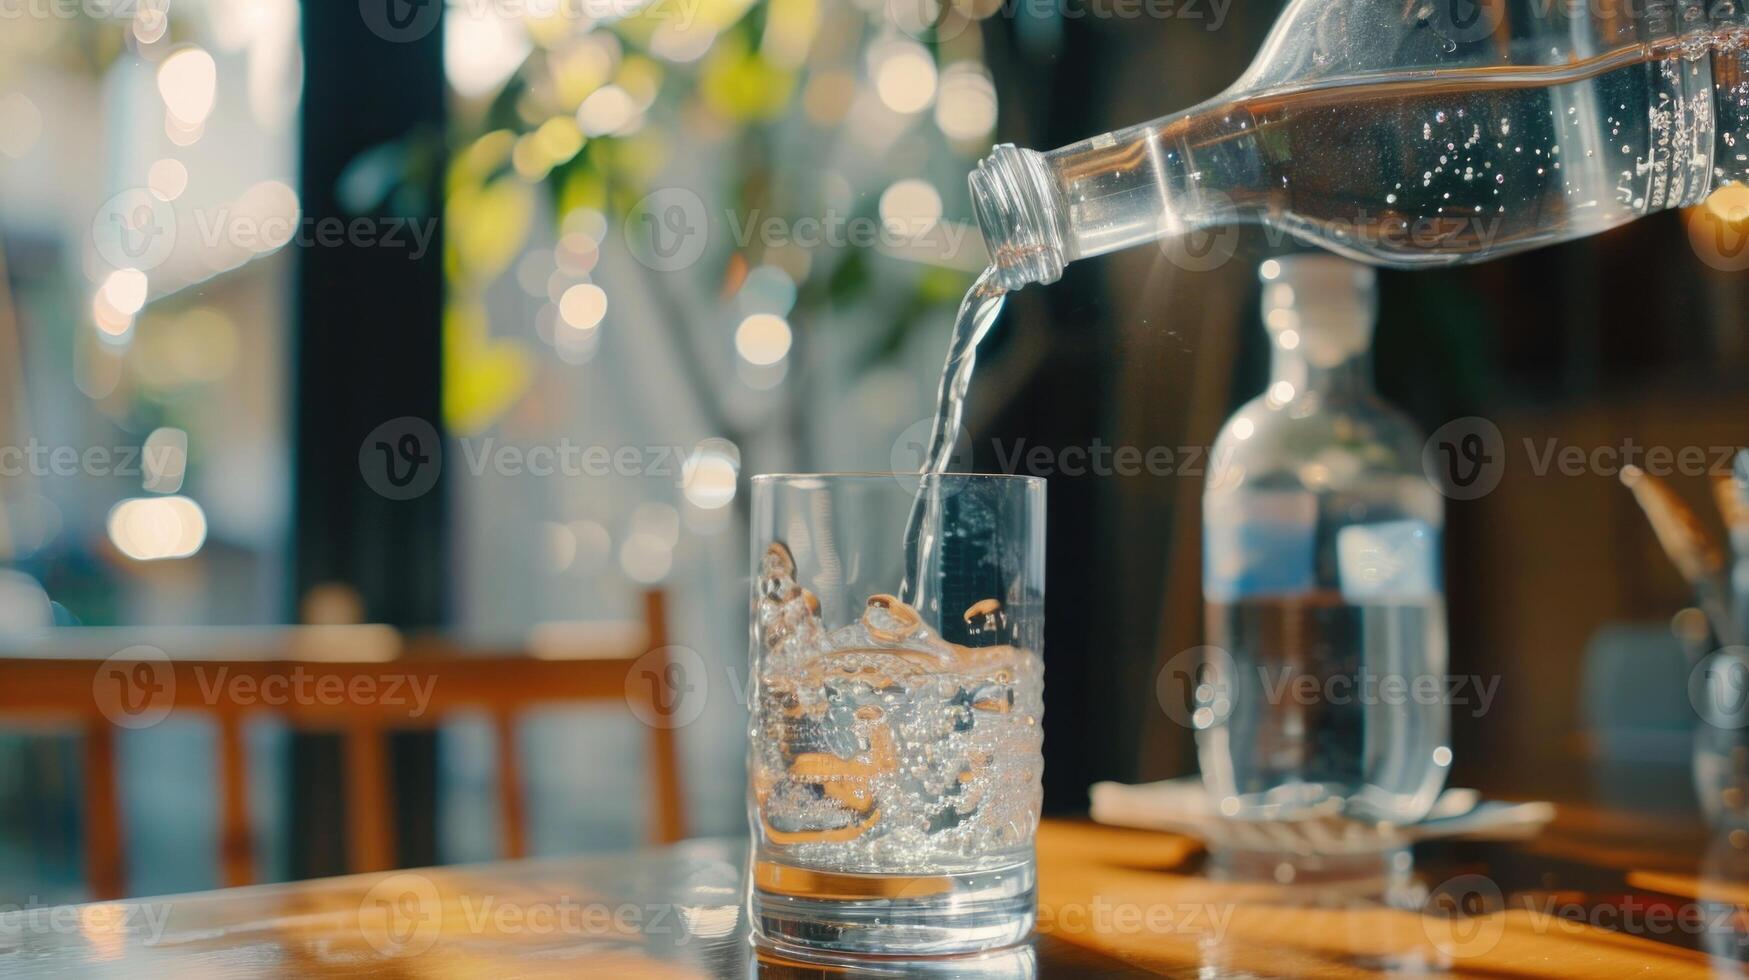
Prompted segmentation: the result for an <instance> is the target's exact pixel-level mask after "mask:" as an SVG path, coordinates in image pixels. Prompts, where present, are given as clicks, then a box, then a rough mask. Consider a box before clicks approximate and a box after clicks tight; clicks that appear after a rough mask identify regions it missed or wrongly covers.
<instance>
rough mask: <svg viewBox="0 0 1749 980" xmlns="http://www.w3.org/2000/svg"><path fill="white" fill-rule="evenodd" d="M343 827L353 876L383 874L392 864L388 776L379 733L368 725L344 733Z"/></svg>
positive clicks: (355, 727) (385, 755)
mask: <svg viewBox="0 0 1749 980" xmlns="http://www.w3.org/2000/svg"><path fill="white" fill-rule="evenodd" d="M342 752H343V753H344V754H345V766H346V824H347V836H348V837H349V838H350V839H351V845H352V846H351V849H350V852H349V858H350V860H349V863H350V864H351V868H352V871H353V872H354V873H355V874H356V873H359V872H364V871H383V870H386V869H388V868H389V867H391V866H392V863H393V860H394V853H395V848H394V829H393V827H392V826H391V825H390V819H391V818H390V813H389V782H388V780H389V773H388V763H387V747H386V746H385V745H384V744H383V733H382V732H381V731H379V730H378V729H377V728H376V727H374V726H371V725H354V726H352V727H350V728H348V729H347V730H346V742H345V747H344V748H343V749H342Z"/></svg>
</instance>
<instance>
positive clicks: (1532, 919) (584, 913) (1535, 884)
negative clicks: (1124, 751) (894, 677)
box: [0, 806, 1749, 980]
mask: <svg viewBox="0 0 1749 980" xmlns="http://www.w3.org/2000/svg"><path fill="white" fill-rule="evenodd" d="M1428 850H1429V853H1428V854H1427V855H1426V856H1424V857H1422V858H1420V859H1418V860H1419V863H1418V866H1417V871H1416V879H1417V881H1418V882H1419V883H1420V884H1419V885H1414V884H1411V885H1410V886H1408V887H1407V889H1406V891H1404V892H1403V893H1401V894H1398V895H1397V896H1395V898H1394V901H1395V902H1396V907H1394V906H1393V905H1392V904H1390V902H1387V901H1386V900H1385V899H1384V898H1383V897H1381V896H1375V895H1366V894H1351V895H1340V896H1339V895H1331V894H1329V893H1319V894H1314V893H1306V892H1301V891H1295V890H1293V889H1289V888H1284V887H1281V886H1274V885H1255V884H1245V885H1240V884H1232V883H1223V882H1215V881H1211V880H1209V879H1208V878H1207V877H1206V876H1204V875H1203V874H1202V873H1201V870H1200V869H1201V863H1202V852H1201V849H1200V847H1199V846H1198V845H1196V844H1195V843H1194V842H1192V841H1190V840H1187V839H1185V838H1182V837H1177V836H1173V835H1169V834H1156V833H1148V832H1142V831H1130V830H1119V829H1111V828H1105V827H1098V826H1095V825H1092V824H1087V823H1078V822H1054V821H1047V822H1046V824H1045V826H1044V828H1043V829H1042V831H1041V832H1040V835H1039V861H1040V895H1039V906H1040V930H1039V934H1038V935H1037V936H1036V937H1035V939H1034V941H1033V943H1032V945H1031V946H1030V947H1029V949H1027V950H1025V951H1023V952H1021V953H1020V954H1017V955H1010V956H1007V957H1003V958H998V959H995V960H991V961H987V962H985V963H982V964H978V963H966V964H956V965H955V966H954V968H953V969H952V970H951V971H949V972H948V973H947V974H945V975H951V976H985V975H988V976H1012V975H1023V976H1024V975H1032V974H1035V973H1036V975H1039V976H1043V977H1058V976H1062V977H1071V976H1072V977H1122V976H1161V975H1164V976H1184V977H1190V976H1196V977H1224V976H1358V975H1371V974H1378V973H1393V972H1402V973H1410V974H1469V975H1480V976H1492V977H1524V976H1573V977H1605V976H1646V977H1677V976H1702V975H1738V973H1737V964H1736V963H1735V962H1733V961H1732V960H1728V959H1718V960H1709V956H1708V954H1707V952H1706V950H1709V949H1711V950H1714V951H1718V952H1722V953H1725V954H1727V955H1731V956H1740V955H1741V951H1742V950H1743V949H1744V948H1745V944H1746V943H1749V915H1745V914H1744V909H1743V908H1742V907H1741V906H1740V905H1738V904H1737V903H1741V902H1749V857H1746V855H1749V836H1742V835H1740V839H1738V840H1735V841H1733V840H1731V839H1729V838H1721V839H1719V840H1718V841H1713V842H1709V840H1708V839H1707V837H1706V836H1705V834H1704V833H1703V832H1701V831H1700V830H1699V828H1698V827H1697V826H1696V825H1695V824H1694V823H1693V822H1692V821H1685V820H1682V819H1679V818H1674V819H1663V818H1658V817H1645V816H1628V815H1623V814H1619V813H1618V814H1611V813H1606V812H1602V811H1598V810H1594V809H1588V808H1586V807H1583V806H1576V807H1564V808H1563V809H1562V811H1561V817H1560V818H1559V819H1558V820H1557V823H1556V825H1555V826H1554V827H1552V828H1551V829H1550V830H1549V831H1548V832H1546V833H1545V834H1544V835H1543V836H1542V837H1541V838H1539V839H1537V840H1535V841H1531V842H1525V843H1516V844H1495V843H1466V844H1455V845H1441V846H1438V847H1433V848H1430V849H1428ZM745 853H746V851H745V845H743V844H742V843H740V842H738V841H690V842H685V843H681V844H678V845H674V846H671V847H668V848H664V849H660V850H652V851H646V852H641V853H638V854H628V855H616V856H610V857H584V858H568V859H562V860H544V861H520V862H507V863H501V864H490V865H478V866H471V867H452V868H441V869H427V870H420V871H400V872H386V873H378V874H368V875H355V876H352V877H346V878H334V879H329V880H324V881H313V882H302V883H297V884H288V885H266V886H257V887H251V888H238V889H229V890H223V891H215V892H207V893H203V894H197V895H187V896H179V897H174V898H166V899H147V900H139V901H130V902H124V903H106V904H95V905H81V906H57V907H48V908H39V909H25V910H15V911H10V912H5V913H0V975H5V976H10V977H87V976H94V977H107V976H117V977H120V976H126V977H159V976H162V977H174V978H177V980H204V978H218V977H254V976H263V975H268V976H298V977H354V976H356V977H363V976H379V975H380V976H394V977H446V978H448V977H490V978H493V980H510V978H517V977H546V976H590V977H746V976H751V975H758V976H780V977H787V976H817V975H822V973H823V972H824V971H822V970H821V969H820V968H818V967H805V966H802V965H799V964H789V963H782V962H778V961H772V960H761V959H759V958H756V957H755V956H754V955H753V954H752V951H751V950H750V948H749V946H748V943H747V939H746V926H745V922H744V916H743V915H742V911H741V908H742V900H743V889H744V887H745V879H744V875H743V870H742V869H743V862H744V859H745ZM1442 886H1443V887H1442ZM1490 886H1491V887H1493V888H1496V889H1498V891H1497V892H1494V893H1491V894H1490V893H1488V889H1489V887H1490ZM1424 890H1430V891H1431V893H1432V895H1433V897H1432V899H1428V898H1426V897H1424ZM1476 894H1482V895H1484V897H1485V900H1484V901H1483V902H1481V903H1480V906H1479V908H1478V913H1477V914H1473V915H1450V914H1446V913H1447V912H1449V911H1450V906H1451V904H1452V903H1451V902H1449V901H1446V899H1448V898H1451V897H1454V896H1459V897H1461V896H1463V895H1471V896H1473V895H1476ZM1502 906H1503V908H1502ZM1685 917H1686V918H1685ZM1684 922H1689V923H1690V924H1689V925H1684ZM1715 968H1717V969H1718V972H1717V973H1714V972H1712V971H1713V970H1714V969H1715ZM840 972H842V971H840ZM911 972H912V971H910V970H908V969H904V968H892V969H889V970H887V971H886V974H885V975H910V974H911Z"/></svg>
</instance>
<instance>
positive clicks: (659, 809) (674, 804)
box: [621, 590, 686, 843]
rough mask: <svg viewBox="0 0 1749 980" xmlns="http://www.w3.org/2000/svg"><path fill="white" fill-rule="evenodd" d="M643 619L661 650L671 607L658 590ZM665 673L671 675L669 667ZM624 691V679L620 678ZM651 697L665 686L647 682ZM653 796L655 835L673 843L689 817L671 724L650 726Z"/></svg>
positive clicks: (657, 709)
mask: <svg viewBox="0 0 1749 980" xmlns="http://www.w3.org/2000/svg"><path fill="white" fill-rule="evenodd" d="M644 622H645V624H646V626H647V628H648V631H649V644H650V649H651V650H659V649H662V648H664V647H666V646H667V645H668V611H667V604H666V602H665V599H664V596H663V594H662V593H661V592H659V591H654V590H652V591H650V592H646V593H645V594H644ZM662 676H663V677H664V678H666V677H667V676H668V674H667V671H666V670H664V671H663V672H662ZM621 690H622V691H624V690H625V687H624V682H623V680H622V682H621ZM645 690H648V691H649V692H650V697H651V698H652V700H654V699H658V698H660V697H662V689H661V686H660V685H658V684H650V685H646V686H645ZM651 707H652V709H653V710H652V712H651V714H650V717H652V718H661V717H663V714H664V713H663V711H662V710H661V707H662V706H661V705H659V704H652V705H651ZM650 755H651V765H650V781H651V785H650V796H651V803H652V804H653V807H654V811H655V816H656V820H655V833H654V835H653V836H654V839H655V840H656V841H657V842H658V843H671V842H673V841H677V840H680V839H681V838H683V837H685V836H686V821H685V817H684V807H685V803H683V802H682V800H681V796H680V758H679V755H680V753H679V750H678V747H677V746H676V745H675V737H674V729H673V727H672V726H670V725H666V724H660V725H653V726H651V727H650Z"/></svg>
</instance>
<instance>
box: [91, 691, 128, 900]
mask: <svg viewBox="0 0 1749 980" xmlns="http://www.w3.org/2000/svg"><path fill="white" fill-rule="evenodd" d="M84 749H85V876H86V880H87V881H89V882H90V886H91V895H92V897H93V898H96V899H99V900H102V899H111V898H120V897H121V896H122V895H124V894H125V893H126V891H127V870H126V865H125V864H124V861H125V858H124V856H123V852H122V815H121V786H120V783H119V781H118V775H119V774H118V772H117V770H116V765H115V729H114V728H113V727H111V726H110V724H109V722H108V721H107V720H106V719H103V718H91V719H89V720H88V721H87V722H86V724H85V739H84Z"/></svg>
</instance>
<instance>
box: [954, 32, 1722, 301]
mask: <svg viewBox="0 0 1749 980" xmlns="http://www.w3.org/2000/svg"><path fill="white" fill-rule="evenodd" d="M1746 176H1749V14H1746V13H1745V11H1744V7H1743V5H1742V3H1741V2H1740V0H1716V2H1712V3H1702V2H1699V0H1643V2H1641V3H1637V4H1619V5H1617V4H1605V5H1599V4H1595V3H1591V4H1585V3H1557V2H1550V3H1531V4H1507V3H1505V2H1504V0H1409V2H1405V0H1296V2H1294V3H1293V4H1292V5H1291V6H1289V7H1288V9H1287V10H1286V11H1285V12H1284V13H1283V14H1282V16H1281V19H1280V21H1279V22H1278V23H1277V24H1276V26H1275V29H1274V30H1273V31H1272V32H1271V33H1270V35H1269V37H1268V39H1267V40H1266V41H1265V43H1264V46H1263V49H1262V50H1261V52H1259V54H1258V55H1257V58H1256V61H1255V62H1254V63H1253V64H1252V66H1251V68H1250V70H1249V71H1247V72H1246V73H1245V75H1244V76H1243V77H1242V78H1240V79H1239V80H1238V82H1236V83H1235V84H1234V85H1233V86H1232V87H1231V88H1230V89H1228V90H1227V91H1226V92H1224V93H1223V94H1221V95H1220V96H1217V97H1216V98H1214V99H1212V100H1210V101H1208V102H1206V103H1204V104H1202V105H1200V106H1197V107H1195V108H1192V109H1189V110H1187V111H1184V112H1180V113H1177V114H1175V115H1171V116H1166V117H1163V118H1161V119H1157V120H1154V121H1153V122H1148V123H1143V124H1141V125H1138V126H1132V127H1130V128H1127V129H1122V130H1118V131H1116V132H1112V133H1107V134H1104V135H1102V136H1095V137H1093V138H1092V139H1088V140H1084V141H1082V142H1080V143H1076V144H1073V145H1071V146H1066V147H1063V148H1061V149H1058V150H1054V151H1051V152H1049V153H1039V152H1036V151H1033V150H1026V149H1019V148H1017V147H1014V146H1012V145H1002V146H998V147H996V149H995V150H994V151H993V152H992V153H991V155H990V156H989V157H988V158H987V159H986V160H984V161H983V163H982V164H980V165H979V167H978V169H977V170H976V171H975V172H974V173H973V174H972V177H971V187H972V196H973V203H974V207H975V210H976V213H977V217H978V223H979V225H980V227H981V228H982V230H983V233H984V237H985V239H986V242H987V244H988V245H989V248H990V253H991V257H992V261H993V262H994V263H995V264H996V266H997V267H998V269H999V270H1000V284H1001V285H1003V286H1005V287H1007V288H1009V289H1018V288H1020V287H1022V286H1024V285H1026V284H1027V283H1031V282H1051V281H1053V280H1055V279H1056V278H1057V277H1058V276H1059V275H1061V273H1062V269H1063V266H1064V264H1065V263H1067V262H1071V261H1074V260H1075V259H1080V258H1085V257H1087V256H1091V255H1099V254H1101V253H1104V252H1109V251H1112V250H1114V249H1119V248H1124V247H1128V246H1131V245H1137V244H1141V243H1144V242H1149V241H1154V240H1157V239H1161V238H1166V237H1168V236H1179V235H1182V234H1185V233H1188V232H1192V231H1196V230H1198V229H1203V228H1208V227H1211V226H1218V225H1226V224H1231V223H1235V222H1252V223H1261V224H1264V225H1267V226H1270V227H1272V228H1276V229H1280V230H1283V231H1285V232H1287V233H1289V234H1291V235H1292V236H1294V237H1297V238H1300V239H1302V240H1304V241H1306V242H1309V243H1312V244H1316V245H1319V246H1322V247H1324V248H1328V249H1330V250H1333V251H1335V252H1338V253H1341V254H1344V255H1347V256H1349V257H1350V258H1354V259H1358V260H1361V261H1365V262H1372V263H1377V264H1383V265H1392V266H1403V267H1415V266H1429V265H1444V264H1451V263H1459V262H1476V261H1481V260H1484V259H1488V258H1492V257H1494V256H1498V255H1503V254H1507V253H1510V252H1516V251H1520V250H1523V249H1527V248H1533V247H1536V246H1539V245H1545V244H1549V243H1551V242H1558V241H1565V240H1568V239H1572V238H1577V237H1580V236H1584V235H1590V234H1595V233H1597V232H1600V231H1603V230H1605V229H1608V228H1612V227H1615V226H1617V225H1621V224H1624V223H1626V222H1629V221H1632V220H1634V219H1636V218H1639V217H1642V216H1644V215H1647V214H1651V213H1653V212H1656V211H1662V210H1666V209H1669V208H1674V207H1681V206H1684V205H1689V204H1694V203H1697V202H1700V201H1702V200H1704V199H1705V198H1707V196H1708V195H1709V194H1710V193H1711V192H1712V191H1713V190H1715V189H1716V188H1719V187H1721V186H1723V185H1726V184H1730V183H1734V182H1741V181H1743V180H1744V179H1745V177H1746ZM1736 193H1739V194H1740V193H1741V192H1740V191H1738V192H1736Z"/></svg>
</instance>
